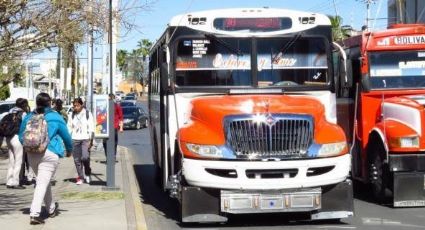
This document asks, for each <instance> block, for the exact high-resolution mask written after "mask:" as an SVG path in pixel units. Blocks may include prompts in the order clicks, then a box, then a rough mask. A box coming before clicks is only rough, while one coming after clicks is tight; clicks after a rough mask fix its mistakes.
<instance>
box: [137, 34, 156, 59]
mask: <svg viewBox="0 0 425 230" xmlns="http://www.w3.org/2000/svg"><path fill="white" fill-rule="evenodd" d="M137 47H138V48H137V49H136V50H135V52H136V54H137V55H138V56H142V57H143V59H145V58H146V57H147V56H148V55H149V50H150V49H151V47H152V42H151V41H149V39H142V40H140V41H138V42H137Z"/></svg>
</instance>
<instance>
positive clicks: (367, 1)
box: [357, 0, 378, 30]
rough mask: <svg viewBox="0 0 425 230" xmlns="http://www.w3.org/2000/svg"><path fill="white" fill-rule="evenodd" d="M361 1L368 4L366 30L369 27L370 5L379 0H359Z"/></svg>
mask: <svg viewBox="0 0 425 230" xmlns="http://www.w3.org/2000/svg"><path fill="white" fill-rule="evenodd" d="M357 1H359V2H363V3H365V4H366V9H367V16H366V21H365V26H366V30H368V29H369V27H370V26H369V21H370V5H371V4H373V3H375V2H376V1H378V0H357Z"/></svg>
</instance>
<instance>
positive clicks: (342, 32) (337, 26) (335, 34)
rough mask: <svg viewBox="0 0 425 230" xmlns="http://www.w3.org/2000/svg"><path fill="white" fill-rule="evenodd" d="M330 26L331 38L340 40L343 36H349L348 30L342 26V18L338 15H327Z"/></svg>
mask: <svg viewBox="0 0 425 230" xmlns="http://www.w3.org/2000/svg"><path fill="white" fill-rule="evenodd" d="M328 17H329V19H330V21H331V26H332V38H333V40H334V41H341V40H343V39H344V38H347V37H349V35H348V30H347V29H345V28H343V27H342V26H341V25H342V18H341V17H340V16H335V17H333V16H328Z"/></svg>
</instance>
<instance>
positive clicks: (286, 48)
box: [271, 33, 303, 65]
mask: <svg viewBox="0 0 425 230" xmlns="http://www.w3.org/2000/svg"><path fill="white" fill-rule="evenodd" d="M302 35H303V34H302V33H297V34H295V35H294V36H293V37H292V38H291V40H289V41H288V42H287V43H285V44H284V45H283V46H282V47H281V48H280V49H279V52H277V53H276V54H275V55H274V56H273V57H272V60H271V64H272V65H273V63H274V62H275V61H278V59H277V58H278V57H279V58H280V57H281V56H282V55H283V53H285V52H286V51H287V50H288V49H289V48H291V46H292V45H293V44H294V43H295V42H296V41H298V39H300V38H301V37H302Z"/></svg>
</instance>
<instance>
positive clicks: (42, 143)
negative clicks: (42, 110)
mask: <svg viewBox="0 0 425 230" xmlns="http://www.w3.org/2000/svg"><path fill="white" fill-rule="evenodd" d="M22 139H23V142H22V146H23V147H24V152H26V153H29V154H44V153H45V152H46V149H47V145H48V144H49V141H50V140H49V135H48V133H47V121H46V119H45V117H44V114H36V113H35V114H33V116H32V117H31V118H30V119H29V120H28V123H27V125H26V126H25V131H24V135H23V138H22Z"/></svg>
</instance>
